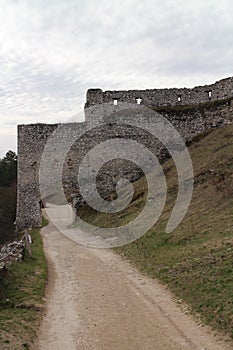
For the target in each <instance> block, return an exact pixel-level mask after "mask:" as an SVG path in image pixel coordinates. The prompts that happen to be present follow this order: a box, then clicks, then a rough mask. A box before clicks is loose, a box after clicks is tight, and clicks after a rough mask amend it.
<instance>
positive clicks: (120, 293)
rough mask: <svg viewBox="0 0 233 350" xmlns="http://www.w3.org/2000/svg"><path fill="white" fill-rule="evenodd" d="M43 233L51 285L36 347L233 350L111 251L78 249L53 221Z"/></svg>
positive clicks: (169, 296) (102, 349) (168, 294)
mask: <svg viewBox="0 0 233 350" xmlns="http://www.w3.org/2000/svg"><path fill="white" fill-rule="evenodd" d="M41 233H42V237H43V241H44V250H45V254H46V257H47V262H48V272H49V274H48V275H49V282H48V287H47V291H46V300H47V304H46V305H47V312H46V315H45V316H44V318H43V321H42V324H41V328H40V330H39V339H38V342H37V344H36V345H35V347H34V349H36V350H45V349H46V350H53V349H54V350H55V349H56V350H64V349H67V350H91V349H94V350H131V349H132V350H155V349H156V350H192V349H197V350H229V349H233V347H232V345H230V343H225V342H222V343H220V342H219V341H217V340H216V338H215V337H213V335H212V332H211V331H210V330H209V329H208V328H207V327H202V326H201V325H197V323H196V322H195V321H194V319H193V318H192V317H191V316H190V315H188V314H187V312H186V311H185V308H184V307H182V308H181V307H180V306H178V305H177V304H176V303H175V302H174V300H173V297H172V295H171V293H170V292H169V291H168V290H167V289H165V287H163V286H162V285H161V284H160V283H159V282H158V281H156V280H151V279H149V278H147V277H145V276H144V275H141V274H140V273H139V272H137V271H136V270H135V269H134V268H132V267H131V266H130V265H129V264H128V263H127V262H126V261H124V260H122V259H121V257H120V256H118V255H116V254H114V253H113V252H112V251H111V250H106V249H103V250H97V249H91V248H90V249H89V248H86V247H84V246H81V245H78V244H76V243H74V242H73V241H71V240H69V239H68V238H66V237H65V236H64V235H62V234H61V233H60V232H58V231H57V229H56V228H55V227H54V226H53V225H52V224H51V223H50V224H49V225H48V226H46V227H44V228H43V229H42V230H41Z"/></svg>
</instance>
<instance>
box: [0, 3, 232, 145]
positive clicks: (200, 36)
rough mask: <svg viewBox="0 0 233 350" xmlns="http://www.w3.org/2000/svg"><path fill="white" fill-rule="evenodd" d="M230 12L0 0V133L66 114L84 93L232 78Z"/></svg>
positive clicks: (185, 6) (220, 6)
mask: <svg viewBox="0 0 233 350" xmlns="http://www.w3.org/2000/svg"><path fill="white" fill-rule="evenodd" d="M232 12H233V3H232V1H231V0H224V1H221V2H219V1H218V0H206V1H200V0H195V1H194V0H190V1H185V0H176V1H171V0H164V1H162V2H161V1H159V0H155V1H151V0H144V2H141V1H138V0H125V1H124V3H122V4H120V5H119V1H116V0H112V1H107V0H100V1H98V2H96V1H95V0H85V1H84V0H70V1H69V2H65V1H62V0H48V1H45V0H34V1H30V0H18V1H15V0H2V1H1V3H0V22H1V32H0V68H1V76H0V82H1V84H0V117H1V118H0V128H4V126H6V125H9V124H7V123H9V120H10V121H13V122H15V124H17V123H36V122H44V121H46V122H51V123H52V122H58V121H61V120H65V119H66V118H68V117H69V116H72V115H76V114H77V112H78V111H79V110H80V109H82V108H83V105H84V102H85V91H86V90H87V89H88V88H90V87H101V88H103V89H130V88H138V89H144V88H155V87H157V88H158V87H172V86H177V87H179V86H180V87H183V86H187V87H188V86H194V85H200V84H205V83H212V82H214V81H216V80H218V79H220V78H223V77H227V76H229V75H232V57H233V47H232V45H231V41H232V34H233V22H232V18H231V14H232ZM80 120H81V119H80ZM13 125H14V124H12V127H13ZM1 141H2V139H1ZM4 142H5V141H4Z"/></svg>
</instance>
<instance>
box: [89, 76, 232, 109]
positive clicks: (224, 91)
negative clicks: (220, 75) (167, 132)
mask: <svg viewBox="0 0 233 350" xmlns="http://www.w3.org/2000/svg"><path fill="white" fill-rule="evenodd" d="M232 96H233V78H232V77H231V78H226V79H223V80H220V81H218V82H216V83H215V84H211V85H205V86H196V87H194V88H192V89H187V88H179V89H178V88H171V89H148V90H128V91H125V90H120V91H102V90H101V89H89V90H88V91H87V96H86V105H85V106H86V108H87V107H90V106H93V105H96V104H101V103H112V104H114V103H118V102H128V103H133V104H135V103H139V102H140V103H141V104H143V105H145V106H148V107H159V106H167V107H168V106H180V105H181V106H188V105H197V104H199V103H205V102H209V101H216V100H223V99H226V98H231V97H232ZM138 99H140V100H141V101H137V100H138ZM114 101H115V102H114Z"/></svg>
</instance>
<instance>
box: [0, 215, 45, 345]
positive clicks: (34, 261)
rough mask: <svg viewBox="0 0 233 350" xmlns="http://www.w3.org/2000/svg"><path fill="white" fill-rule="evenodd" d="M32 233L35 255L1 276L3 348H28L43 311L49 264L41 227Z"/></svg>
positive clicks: (0, 324)
mask: <svg viewBox="0 0 233 350" xmlns="http://www.w3.org/2000/svg"><path fill="white" fill-rule="evenodd" d="M46 224H47V222H46V220H45V219H44V220H43V225H46ZM30 234H31V236H32V239H33V244H32V258H29V257H28V255H27V253H26V254H25V257H24V259H23V260H22V261H20V262H15V263H13V264H12V265H11V266H10V267H9V269H8V271H7V272H5V273H4V275H3V274H2V275H1V276H0V278H1V297H0V348H7V349H8V348H9V349H12V348H14V349H28V348H29V346H30V344H31V343H32V342H33V340H34V339H35V337H36V332H37V330H38V325H39V323H40V320H41V317H42V314H43V310H44V293H45V286H46V281H47V266H46V260H45V256H44V253H43V244H42V239H41V236H40V233H39V230H38V229H33V230H32V231H31V232H30ZM3 344H4V345H3ZM7 344H8V345H7ZM7 346H8V347H7Z"/></svg>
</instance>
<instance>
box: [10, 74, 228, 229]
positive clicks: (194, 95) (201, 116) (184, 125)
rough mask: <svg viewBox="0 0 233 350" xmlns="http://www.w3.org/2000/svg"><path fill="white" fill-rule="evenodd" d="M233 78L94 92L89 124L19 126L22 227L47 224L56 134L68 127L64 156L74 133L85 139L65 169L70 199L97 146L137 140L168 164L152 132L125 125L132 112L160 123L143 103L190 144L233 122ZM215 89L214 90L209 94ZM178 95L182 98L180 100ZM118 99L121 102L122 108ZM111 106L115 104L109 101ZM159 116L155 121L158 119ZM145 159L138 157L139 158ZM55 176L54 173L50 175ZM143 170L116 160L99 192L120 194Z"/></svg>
mask: <svg viewBox="0 0 233 350" xmlns="http://www.w3.org/2000/svg"><path fill="white" fill-rule="evenodd" d="M232 84H233V78H229V79H225V80H222V81H220V82H218V83H216V84H213V85H209V86H204V87H197V88H194V89H162V90H158V89H157V90H145V91H136V90H132V91H106V92H103V91H102V90H100V89H95V90H93V89H91V90H88V92H87V102H86V105H85V115H86V122H83V123H70V124H54V125H49V124H34V125H20V126H18V198H17V219H16V221H17V226H18V227H19V228H25V227H38V226H40V224H41V209H40V200H41V195H40V191H39V177H38V174H39V166H40V160H41V156H42V153H43V150H44V147H45V145H46V143H47V141H48V139H49V137H50V136H51V135H52V134H53V132H54V131H55V130H57V128H58V127H59V126H61V125H62V130H63V134H62V140H61V141H60V142H59V144H58V145H57V148H59V149H60V151H61V154H62V150H63V148H64V147H66V141H67V140H68V139H69V137H70V135H72V134H75V133H77V135H80V133H82V136H81V137H79V138H78V139H77V140H76V141H75V142H74V143H73V144H72V146H71V147H70V150H69V152H68V153H67V155H66V158H65V161H64V166H63V175H62V180H63V187H64V192H65V195H66V197H67V199H68V200H71V198H72V195H73V194H74V193H75V194H78V193H79V188H78V186H77V173H78V168H79V164H80V162H81V160H82V158H83V157H84V155H85V154H86V153H87V152H88V151H89V150H91V149H92V148H93V147H94V146H95V145H96V144H98V143H101V142H103V141H105V140H109V139H112V138H113V139H114V138H125V139H132V140H136V141H138V142H140V143H142V144H143V145H145V147H146V148H148V149H149V150H151V152H153V153H154V154H155V155H156V156H158V158H159V159H160V160H161V161H163V160H164V159H165V158H166V157H167V152H166V150H164V148H163V146H162V144H161V143H160V142H159V141H158V140H157V139H156V138H153V137H152V136H151V135H150V134H149V133H148V132H146V131H145V130H142V129H138V128H135V127H131V126H126V125H124V124H121V123H119V121H120V119H121V116H125V114H127V113H128V114H129V115H130V118H132V121H133V119H134V118H138V116H140V118H141V119H142V120H143V122H145V123H147V122H148V120H150V122H151V120H152V122H153V120H154V121H155V122H156V113H154V112H153V111H152V110H151V113H150V112H149V111H147V112H145V111H143V109H141V108H142V106H139V105H137V103H136V102H135V99H136V98H141V99H142V101H141V105H148V106H150V107H151V108H152V109H153V110H155V111H157V112H159V113H160V114H161V115H163V116H165V117H166V118H167V119H168V120H169V121H170V122H171V123H172V124H173V125H174V126H175V127H176V129H177V131H178V132H179V133H180V134H181V136H182V137H183V139H184V140H185V141H187V140H190V139H192V137H193V136H195V135H196V134H198V133H200V132H202V131H204V130H207V129H209V128H212V127H216V126H222V125H224V124H227V123H231V122H232V120H233V102H232V99H233V90H232ZM209 91H212V93H211V96H209ZM178 96H181V100H180V101H178ZM114 100H118V101H117V104H116V102H115V103H114ZM124 101H126V102H130V103H132V102H133V103H134V108H133V109H130V108H129V109H128V110H127V109H126V105H125V102H124ZM109 102H110V103H109ZM153 118H154V119H153ZM140 157H141V155H140V154H138V158H140ZM57 158H59V152H57V149H51V169H54V170H55V169H56V167H57V164H58V159H57ZM51 169H48V179H50V180H49V181H50V182H49V181H48V196H51V195H56V193H55V192H53V185H52V180H53V174H52V173H51ZM49 172H50V173H49ZM140 175H141V170H140V169H139V168H138V167H137V166H136V165H134V164H132V163H131V162H128V161H125V160H120V159H118V160H115V161H111V162H108V163H107V164H106V165H105V166H104V167H103V168H102V169H101V171H100V173H99V174H98V179H97V180H98V186H97V187H98V189H99V190H100V192H101V195H102V196H103V197H106V198H107V197H108V195H109V194H110V193H111V192H112V191H113V190H114V188H115V185H116V183H117V181H118V179H119V178H121V177H126V178H127V179H129V180H130V181H134V180H136V179H137V178H138V177H139V176H140Z"/></svg>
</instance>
